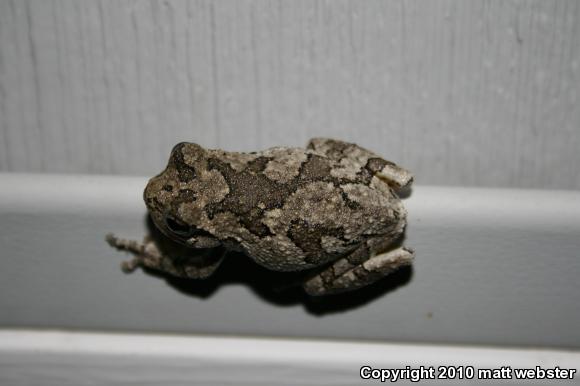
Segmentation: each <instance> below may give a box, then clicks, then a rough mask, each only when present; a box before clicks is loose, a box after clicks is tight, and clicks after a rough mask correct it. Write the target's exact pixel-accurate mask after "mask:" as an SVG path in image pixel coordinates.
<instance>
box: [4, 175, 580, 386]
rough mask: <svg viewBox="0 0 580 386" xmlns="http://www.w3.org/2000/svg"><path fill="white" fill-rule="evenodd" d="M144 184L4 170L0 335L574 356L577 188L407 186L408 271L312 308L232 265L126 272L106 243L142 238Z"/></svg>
mask: <svg viewBox="0 0 580 386" xmlns="http://www.w3.org/2000/svg"><path fill="white" fill-rule="evenodd" d="M145 183H146V178H143V177H118V176H57V175H38V174H15V173H0V246H1V248H0V251H1V253H0V263H1V265H0V266H1V269H0V326H2V327H13V328H24V327H30V328H40V329H43V328H56V329H62V328H64V329H90V330H100V331H103V330H108V331H129V332H131V331H133V332H136V331H144V332H145V331H147V332H174V333H196V334H227V335H246V336H248V335H253V336H286V337H298V338H301V339H304V338H325V339H349V340H366V341H371V342H381V341H382V342H385V341H390V342H407V343H411V342H417V343H426V342H433V343H442V344H461V345H465V344H473V345H488V346H489V345H493V346H533V347H560V348H569V349H573V350H578V349H580V334H578V326H580V307H578V294H579V293H580V280H578V278H579V277H580V259H578V251H579V250H580V238H579V237H578V235H579V234H580V221H578V219H580V192H578V191H544V190H521V189H482V188H452V187H427V186H420V185H418V186H415V187H414V189H413V192H412V194H411V196H410V197H409V198H407V199H405V200H404V203H405V207H406V208H407V209H408V211H409V217H408V220H409V224H408V227H407V230H406V236H405V245H407V246H408V247H411V248H414V249H415V252H416V258H415V261H414V263H413V265H412V267H407V268H404V269H401V270H399V271H398V272H396V273H393V274H392V275H390V276H389V277H387V278H385V279H383V280H380V281H379V282H377V283H376V284H374V285H372V286H368V287H366V288H363V289H360V290H358V291H353V292H350V293H345V294H343V295H337V296H329V297H309V296H306V295H305V293H304V292H303V291H302V290H301V288H300V287H299V286H296V284H297V277H296V276H292V275H290V276H288V275H287V274H284V273H279V272H278V273H276V272H272V271H269V270H267V269H265V268H261V267H260V266H258V265H257V264H255V263H254V262H252V261H251V260H250V259H248V258H245V257H244V256H243V255H241V254H236V253H230V254H229V255H228V256H227V258H226V259H225V261H224V263H223V264H222V265H220V267H219V268H218V269H217V271H216V272H215V273H214V275H213V276H212V277H211V278H208V279H206V280H180V279H177V278H172V277H170V276H163V275H161V276H159V275H157V274H155V272H144V271H142V270H139V271H137V272H134V273H133V274H131V275H127V274H124V273H123V272H121V269H120V267H119V264H120V262H121V261H122V260H126V259H127V258H129V256H128V255H127V254H126V253H123V252H118V251H116V250H113V249H112V248H111V247H110V246H109V245H107V243H106V242H105V240H104V236H105V234H106V233H108V232H114V233H116V234H117V235H119V236H123V237H127V238H130V239H141V238H142V237H143V236H144V235H145V234H147V233H149V232H151V228H150V227H149V226H148V223H147V222H146V221H145V220H146V219H145V212H146V209H145V204H144V202H143V200H142V193H143V187H144V185H145ZM1 345H2V343H1V342H0V346H1ZM1 372H2V370H1V369H0V373H1ZM0 384H2V382H1V378H0ZM217 384H221V383H217Z"/></svg>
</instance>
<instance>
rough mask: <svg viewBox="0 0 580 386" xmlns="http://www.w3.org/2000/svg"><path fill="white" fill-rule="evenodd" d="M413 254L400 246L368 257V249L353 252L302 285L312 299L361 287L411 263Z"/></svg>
mask: <svg viewBox="0 0 580 386" xmlns="http://www.w3.org/2000/svg"><path fill="white" fill-rule="evenodd" d="M413 257H414V252H413V250H412V249H410V248H406V247H401V248H397V249H394V250H391V251H388V252H383V253H379V254H376V255H370V254H369V252H368V248H362V249H357V250H355V252H353V253H352V254H351V255H348V256H346V257H344V258H342V259H340V260H338V261H336V262H334V263H333V264H332V265H330V266H329V267H327V268H325V269H324V270H323V271H322V272H319V273H318V274H317V275H315V276H313V277H310V278H309V279H307V280H306V281H305V282H304V283H303V288H304V290H305V291H306V292H307V293H308V294H309V295H313V296H317V295H328V294H333V293H339V292H345V291H350V290H354V289H357V288H360V287H364V286H366V285H369V284H371V283H374V282H375V281H377V280H379V279H380V278H382V277H384V276H387V275H388V274H390V273H391V272H394V271H396V270H397V269H399V268H400V267H402V266H405V265H409V264H411V262H412V261H413Z"/></svg>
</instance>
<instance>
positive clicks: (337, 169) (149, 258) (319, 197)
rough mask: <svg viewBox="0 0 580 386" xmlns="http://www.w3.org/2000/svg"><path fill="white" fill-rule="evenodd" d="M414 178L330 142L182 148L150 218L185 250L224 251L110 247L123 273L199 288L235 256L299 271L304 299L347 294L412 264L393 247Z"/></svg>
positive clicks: (406, 251)
mask: <svg viewBox="0 0 580 386" xmlns="http://www.w3.org/2000/svg"><path fill="white" fill-rule="evenodd" d="M413 179H414V177H413V175H412V174H411V172H409V171H408V170H406V169H404V168H402V167H400V166H398V165H397V164H395V163H394V162H391V161H388V160H386V159H384V158H383V157H381V156H379V155H377V154H375V153H374V152H372V151H370V150H367V149H365V148H363V147H361V146H358V145H356V144H354V143H350V142H345V141H341V140H337V139H331V138H313V139H311V140H310V141H309V142H308V144H307V146H306V147H305V148H300V147H282V146H279V147H272V148H269V149H266V150H262V151H255V152H234V151H225V150H221V149H206V148H204V147H202V146H200V145H198V144H195V143H191V142H181V143H178V144H177V145H175V146H174V148H173V149H172V151H171V154H170V157H169V162H168V164H167V166H166V168H165V169H164V170H163V171H162V172H161V173H160V174H158V175H156V176H155V177H153V178H151V179H150V180H149V181H148V183H147V186H146V187H145V190H144V193H143V199H144V201H145V205H146V207H147V210H148V213H149V216H150V218H151V219H152V222H153V223H154V224H155V226H156V227H157V229H158V230H160V231H161V233H163V234H164V235H165V236H167V238H169V239H171V240H172V241H174V242H176V243H177V244H179V245H181V246H182V247H184V249H185V250H188V251H194V250H197V251H208V250H214V251H218V250H219V251H223V252H220V253H217V254H214V255H212V256H213V257H212V258H201V259H200V258H183V257H179V256H172V255H170V254H168V253H166V252H165V251H164V250H162V249H161V248H159V246H158V245H157V244H156V243H155V242H154V241H153V240H152V239H150V238H146V239H145V240H144V241H143V242H141V243H140V242H136V241H132V240H126V239H121V238H118V237H116V236H114V235H112V234H109V235H107V241H108V242H109V244H111V245H112V246H113V247H116V248H118V249H121V250H126V251H129V252H132V253H133V254H134V257H133V258H132V259H131V260H129V261H126V262H123V264H122V267H123V269H124V270H125V271H126V272H132V271H134V270H135V269H137V268H138V267H144V268H149V269H153V270H158V271H162V272H164V273H167V274H169V275H172V276H177V277H182V278H191V279H205V278H207V277H209V276H211V275H212V274H213V273H214V272H215V271H216V269H217V268H218V267H219V266H220V264H221V262H222V261H223V259H224V258H225V257H226V256H227V255H228V252H229V251H237V252H242V253H243V254H245V255H247V256H248V257H250V258H251V259H252V260H253V261H255V262H256V263H257V264H259V265H261V266H263V267H265V268H267V269H269V270H273V271H280V272H298V271H301V272H304V273H305V274H304V276H303V280H302V282H301V286H302V288H303V289H304V290H305V292H306V293H307V294H308V295H311V296H320V295H329V294H337V293H342V292H347V291H351V290H355V289H359V288H362V287H365V286H368V285H370V284H373V283H375V282H376V281H378V280H379V279H381V278H383V277H385V276H387V275H389V274H390V273H392V272H394V271H396V270H398V269H399V268H401V267H403V266H407V265H410V264H412V262H413V260H414V255H415V253H414V251H413V249H411V248H409V247H406V246H401V243H400V240H401V239H402V236H403V234H404V231H405V227H406V225H407V211H406V209H405V207H404V206H403V203H402V201H401V198H400V197H399V195H398V194H399V193H400V192H401V191H405V190H407V189H408V188H409V187H410V186H411V184H412V182H413ZM204 256H208V255H207V254H206V255H204ZM216 256H217V257H216Z"/></svg>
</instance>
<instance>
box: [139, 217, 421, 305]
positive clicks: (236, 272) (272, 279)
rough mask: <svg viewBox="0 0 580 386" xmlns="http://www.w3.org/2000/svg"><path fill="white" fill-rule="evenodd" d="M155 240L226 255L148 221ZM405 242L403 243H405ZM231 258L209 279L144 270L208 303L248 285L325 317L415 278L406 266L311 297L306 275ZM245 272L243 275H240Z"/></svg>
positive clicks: (231, 255)
mask: <svg viewBox="0 0 580 386" xmlns="http://www.w3.org/2000/svg"><path fill="white" fill-rule="evenodd" d="M145 221H146V223H147V228H148V229H149V233H150V235H151V238H152V239H153V240H154V241H155V243H156V244H157V245H158V246H159V247H160V249H166V248H169V249H171V250H173V251H174V252H179V251H181V252H182V253H189V254H190V255H191V253H202V254H208V253H209V254H215V255H216V258H219V256H221V255H222V253H224V251H223V250H222V249H221V248H215V249H213V250H192V249H189V248H186V247H184V246H182V245H180V244H177V243H175V242H174V241H172V240H170V239H169V238H167V237H166V236H165V235H163V234H162V233H161V232H160V231H159V230H158V229H157V227H156V226H155V224H154V223H153V221H152V220H151V218H150V217H149V216H148V215H147V216H146V218H145ZM402 241H403V240H402V239H401V240H400V243H402ZM227 253H228V255H227V258H226V259H224V262H223V263H222V264H221V265H220V267H219V268H217V270H216V272H215V273H214V274H213V275H211V276H210V277H208V278H206V279H189V278H180V277H176V276H173V275H170V274H167V273H164V272H161V271H157V270H154V269H150V268H146V267H142V268H143V271H144V272H146V273H147V274H148V275H151V276H154V277H157V278H161V279H164V280H165V281H166V282H167V283H168V284H169V285H170V286H171V287H173V288H174V289H176V290H177V291H179V292H181V293H183V294H186V295H188V296H193V297H198V298H202V299H206V298H209V297H211V296H212V295H213V294H214V293H215V292H216V291H217V290H218V289H219V288H220V287H222V286H226V285H229V284H244V285H246V286H248V287H249V288H251V289H252V291H253V292H254V293H255V294H256V295H258V296H259V297H260V298H261V299H263V300H265V301H267V302H269V303H271V304H274V305H277V306H291V305H295V304H302V305H303V306H304V308H305V309H306V310H307V312H309V313H311V314H313V315H324V314H330V313H336V312H344V311H347V310H353V309H356V308H358V307H360V306H363V305H364V304H366V303H369V302H371V301H373V300H375V299H377V298H379V297H381V296H384V295H386V294H388V293H389V292H391V291H394V290H395V289H397V288H398V287H401V286H403V285H406V284H407V283H409V282H410V280H411V278H412V276H413V267H412V266H406V267H402V268H400V269H399V270H398V271H396V272H394V273H392V274H391V275H389V276H388V277H386V278H384V279H382V280H379V281H377V282H375V283H373V284H371V285H368V286H366V287H364V288H360V289H358V290H356V291H350V292H343V293H339V294H334V295H326V296H323V297H315V296H309V295H308V294H306V293H305V292H304V290H303V289H302V287H301V284H302V282H303V278H304V275H305V274H306V273H305V272H275V271H271V270H269V269H266V268H264V267H262V266H260V265H258V264H256V263H255V262H253V261H252V260H251V259H249V258H248V257H247V256H245V255H244V254H243V253H241V252H227ZM241 272H243V274H240V273H241Z"/></svg>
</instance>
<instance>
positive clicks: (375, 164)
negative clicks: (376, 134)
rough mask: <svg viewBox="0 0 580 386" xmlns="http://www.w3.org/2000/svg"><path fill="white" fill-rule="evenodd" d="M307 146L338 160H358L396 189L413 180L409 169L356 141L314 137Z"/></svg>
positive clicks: (372, 173) (362, 165)
mask: <svg viewBox="0 0 580 386" xmlns="http://www.w3.org/2000/svg"><path fill="white" fill-rule="evenodd" d="M306 148H307V149H310V150H314V151H316V152H318V153H321V154H324V155H325V156H326V157H328V158H331V159H333V160H335V161H338V162H340V161H341V160H342V159H344V158H348V159H351V160H353V161H356V162H357V163H359V164H360V167H362V168H366V169H367V170H368V171H369V172H370V173H371V175H374V176H377V178H379V179H381V180H382V181H385V182H386V183H387V184H388V185H389V186H391V187H392V188H394V189H403V188H405V187H408V186H410V185H411V183H412V182H413V175H412V174H411V173H410V172H409V171H408V170H405V169H403V168H402V167H400V166H398V165H396V164H395V163H393V162H391V161H387V160H386V159H384V158H382V157H381V156H379V155H377V154H375V153H373V152H372V151H370V150H367V149H365V148H363V147H360V146H359V145H357V144H354V143H349V142H343V141H339V140H336V139H330V138H312V139H311V140H310V142H308V145H307V146H306Z"/></svg>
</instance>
